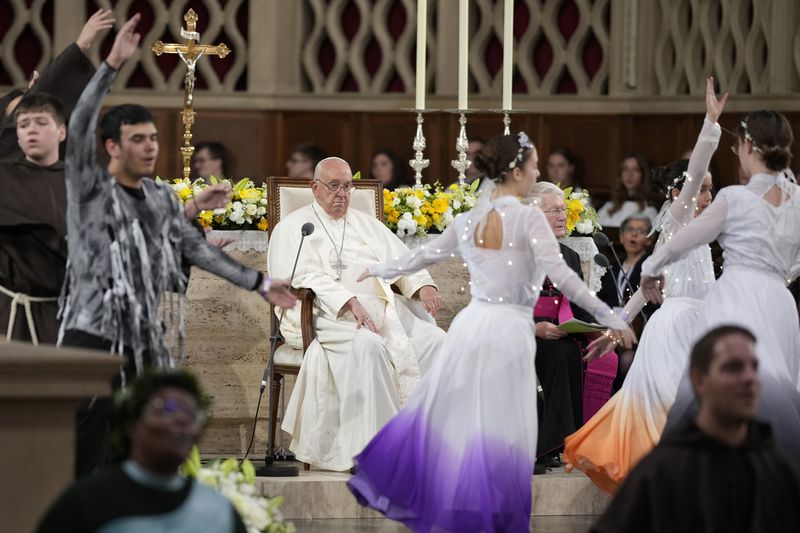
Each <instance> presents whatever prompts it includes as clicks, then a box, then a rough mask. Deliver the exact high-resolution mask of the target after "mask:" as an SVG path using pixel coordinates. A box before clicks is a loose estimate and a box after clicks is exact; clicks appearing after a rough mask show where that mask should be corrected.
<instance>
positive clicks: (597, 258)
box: [594, 252, 610, 268]
mask: <svg viewBox="0 0 800 533" xmlns="http://www.w3.org/2000/svg"><path fill="white" fill-rule="evenodd" d="M594 262H595V263H596V264H597V266H599V267H600V268H608V267H609V265H610V263H609V262H608V257H606V256H604V255H603V254H601V253H600V252H598V253H596V254H594Z"/></svg>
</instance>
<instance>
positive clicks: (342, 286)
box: [268, 157, 445, 471]
mask: <svg viewBox="0 0 800 533" xmlns="http://www.w3.org/2000/svg"><path fill="white" fill-rule="evenodd" d="M311 190H312V191H313V193H314V201H313V202H312V203H311V204H309V205H308V206H306V207H302V208H300V209H298V210H296V211H294V212H292V213H290V214H288V215H286V216H285V217H284V218H283V220H282V221H281V222H280V223H278V224H277V225H276V226H275V228H274V229H273V232H272V235H271V238H270V245H269V251H268V265H269V273H270V276H272V277H275V278H288V277H289V275H290V274H291V270H292V261H293V259H294V255H295V254H294V251H295V250H297V246H298V245H299V243H300V228H301V227H302V226H303V224H304V223H306V222H312V223H313V224H314V226H315V228H316V229H315V231H314V233H313V234H312V235H310V236H309V237H307V238H306V242H305V243H304V245H303V250H302V252H301V254H300V259H299V262H298V266H297V272H296V273H295V277H294V281H293V283H292V285H293V286H294V287H296V288H301V287H304V288H309V289H312V290H313V291H314V293H315V294H316V300H315V304H314V322H315V324H314V326H315V332H316V336H317V338H316V340H314V342H313V343H311V345H310V346H309V347H308V350H306V353H305V356H304V358H303V363H302V365H301V367H300V373H299V374H298V376H297V382H296V383H295V387H294V390H293V392H292V396H291V398H290V400H289V404H288V406H287V408H286V413H285V416H284V420H283V424H282V428H283V430H284V431H286V432H288V433H290V434H291V435H292V440H291V444H290V446H289V448H290V449H291V451H292V452H294V454H295V455H296V456H297V459H298V460H300V461H303V462H306V463H309V464H312V465H314V466H317V467H319V468H323V469H327V470H337V471H343V470H348V469H349V468H351V467H352V466H353V456H354V455H355V454H357V453H358V452H360V451H361V450H362V448H363V447H364V446H365V445H366V444H367V442H369V440H370V439H371V438H372V437H373V436H374V435H375V434H376V433H377V432H378V430H379V429H380V428H381V427H382V426H383V425H384V424H385V423H386V422H387V421H388V420H389V419H390V418H391V417H392V416H393V415H394V414H395V413H397V411H398V410H399V408H400V406H401V405H402V404H403V402H404V401H405V399H406V398H407V397H408V394H409V393H410V392H411V390H412V389H413V388H414V387H415V386H416V384H417V383H418V382H419V379H420V376H421V375H422V374H423V373H424V372H425V371H426V370H427V369H428V368H429V366H430V363H431V361H432V359H433V357H435V356H436V354H437V352H438V351H439V348H440V346H441V344H442V342H443V341H444V337H445V332H444V331H443V330H441V329H440V328H438V327H436V325H435V322H434V321H433V318H432V317H431V315H432V314H435V313H436V311H437V310H438V309H439V308H440V307H441V305H442V300H441V296H440V295H439V292H438V290H437V289H436V286H435V285H434V283H433V280H432V279H431V277H430V275H429V274H428V273H427V272H425V271H424V270H423V271H421V272H418V273H416V274H413V275H409V276H403V277H401V278H399V279H397V280H394V281H393V285H394V286H395V287H396V288H397V289H398V290H399V292H400V293H401V294H400V295H398V294H395V293H394V292H393V291H392V288H391V287H390V285H389V284H388V283H385V282H383V281H380V280H378V279H377V278H369V279H367V280H364V281H362V282H358V281H356V279H357V277H358V275H359V274H360V273H361V272H363V271H364V269H365V268H366V267H367V266H368V265H370V264H373V263H378V262H384V261H387V260H390V259H394V258H395V257H397V256H399V255H402V254H403V253H405V252H407V251H408V249H407V248H406V246H405V245H404V244H403V243H402V241H400V239H398V238H397V237H396V236H395V235H394V234H393V233H392V232H391V231H389V230H388V229H387V228H386V227H385V226H384V225H383V224H382V223H381V222H380V221H379V220H377V219H376V218H374V217H372V216H369V215H368V214H366V213H362V212H360V211H358V210H355V209H353V210H349V209H348V208H349V206H350V193H351V192H352V190H353V182H352V173H351V170H350V166H349V165H348V164H347V162H346V161H344V160H342V159H339V158H335V157H331V158H328V159H324V160H322V161H320V163H319V164H318V165H317V168H316V169H315V171H314V177H313V179H312V182H311ZM281 331H282V333H283V334H284V337H285V338H286V341H287V342H288V343H289V344H290V345H292V346H293V347H294V348H302V338H301V333H300V332H301V329H300V310H299V306H298V307H296V308H295V309H293V310H287V312H286V316H285V317H284V319H283V323H282V325H281Z"/></svg>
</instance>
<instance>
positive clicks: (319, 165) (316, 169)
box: [311, 157, 353, 180]
mask: <svg viewBox="0 0 800 533" xmlns="http://www.w3.org/2000/svg"><path fill="white" fill-rule="evenodd" d="M331 161H338V162H340V163H344V164H345V165H347V168H348V169H350V163H348V162H347V161H345V160H344V159H342V158H341V157H326V158H325V159H323V160H321V161H320V162H319V163H317V166H315V167H314V177H313V178H311V179H312V180H318V179H319V177H320V175H321V174H322V167H323V166H325V163H328V162H331ZM352 173H353V170H352V169H350V174H352Z"/></svg>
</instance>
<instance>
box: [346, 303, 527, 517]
mask: <svg viewBox="0 0 800 533" xmlns="http://www.w3.org/2000/svg"><path fill="white" fill-rule="evenodd" d="M530 313H531V310H530V308H522V307H518V306H511V305H497V304H490V303H485V302H479V301H473V302H471V303H470V304H469V306H467V308H465V309H464V310H463V311H462V312H461V313H460V314H459V315H458V316H457V317H456V319H455V320H454V321H453V323H452V325H451V327H450V331H449V332H448V336H447V339H446V341H445V343H444V346H443V348H442V352H441V353H440V354H439V356H438V357H437V359H436V361H434V363H433V366H432V367H431V370H430V371H429V372H428V373H427V374H426V375H425V377H424V378H423V380H422V383H420V385H419V387H418V388H417V389H416V390H415V391H414V393H413V394H412V396H411V397H410V398H409V401H408V403H407V404H406V406H405V407H404V408H403V409H402V410H401V411H400V413H398V414H397V416H395V417H394V418H393V419H392V420H391V421H389V423H388V424H387V425H386V426H384V427H383V429H381V431H380V432H378V434H377V435H376V436H375V437H374V438H373V439H372V441H370V443H369V444H368V445H367V446H366V448H364V450H363V451H362V452H361V453H360V454H359V455H358V456H356V458H355V462H356V473H355V474H354V475H353V477H352V478H351V479H350V481H349V482H348V486H349V487H350V490H351V491H352V492H353V494H354V495H355V497H356V498H357V499H358V501H359V503H361V504H362V505H365V506H368V507H371V508H373V509H376V510H378V511H380V512H381V513H383V514H385V515H386V516H387V517H388V518H391V519H393V520H397V521H399V522H402V523H403V524H405V525H406V526H408V527H409V528H411V529H413V530H414V531H421V532H427V531H431V532H433V531H437V532H438V531H452V532H473V531H474V532H478V531H483V532H495V531H504V532H509V531H510V532H517V531H520V532H521V531H529V527H530V526H529V525H530V514H531V482H532V478H531V476H532V474H533V465H534V463H535V460H536V436H537V435H536V427H537V418H536V381H535V376H536V373H535V367H534V356H535V353H536V339H535V336H534V324H533V322H532V321H531V320H530Z"/></svg>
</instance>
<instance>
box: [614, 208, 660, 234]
mask: <svg viewBox="0 0 800 533" xmlns="http://www.w3.org/2000/svg"><path fill="white" fill-rule="evenodd" d="M631 222H644V223H645V225H646V226H647V233H648V234H649V233H650V232H651V231H653V221H652V220H650V217H649V216H647V215H645V214H644V213H636V214H633V215H631V216H629V217H627V218H626V219H625V220H623V221H622V224H620V225H619V230H620V232H621V231H623V230H624V229H625V228H626V227H627V226H628V224H630V223H631ZM648 236H649V235H648Z"/></svg>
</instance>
